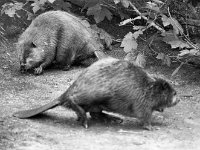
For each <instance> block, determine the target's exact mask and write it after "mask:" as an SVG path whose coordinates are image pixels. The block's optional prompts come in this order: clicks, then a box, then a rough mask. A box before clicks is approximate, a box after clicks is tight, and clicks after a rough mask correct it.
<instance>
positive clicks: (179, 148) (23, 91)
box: [0, 42, 200, 150]
mask: <svg viewBox="0 0 200 150" xmlns="http://www.w3.org/2000/svg"><path fill="white" fill-rule="evenodd" d="M11 43H12V42H11ZM8 50H9V53H7V52H8ZM0 62H1V64H2V65H1V67H0V102H1V105H0V149H1V150H49V149H51V150H66V149H67V150H75V149H81V150H90V149H91V150H94V149H96V150H107V149H108V150H118V149H119V150H120V149H127V150H129V149H134V150H149V149H151V150H160V149H169V150H183V149H184V150H187V149H188V150H198V149H199V150H200V145H199V143H200V92H199V91H200V86H199V84H200V77H199V76H200V70H199V69H197V68H193V67H191V66H183V67H182V68H181V70H180V71H179V72H178V73H177V74H176V75H175V76H174V77H173V78H170V75H171V74H172V72H173V70H174V69H175V68H176V67H178V64H174V65H172V66H171V67H167V66H165V65H162V64H161V63H160V62H159V61H158V62H153V63H150V62H148V67H147V68H146V70H147V71H148V72H150V73H154V74H157V75H160V76H162V77H164V78H166V79H167V80H169V82H171V83H172V85H173V86H174V87H175V89H176V90H177V93H178V97H179V98H180V99H181V102H180V103H179V104H178V105H176V106H175V107H172V108H169V109H166V110H165V111H164V112H163V113H160V112H156V113H154V114H153V121H152V124H153V126H155V127H156V128H157V130H154V131H147V130H143V129H142V128H141V127H140V126H139V122H138V120H136V119H134V118H124V122H123V123H103V122H95V121H91V120H90V121H89V128H88V129H84V128H83V127H82V126H80V124H79V123H78V122H77V121H76V115H75V113H74V112H72V111H71V110H67V109H64V108H61V107H57V108H55V109H52V110H49V111H48V112H45V113H44V114H43V115H40V116H38V117H37V118H34V119H18V118H15V117H12V114H13V113H14V112H16V111H19V110H24V109H28V108H33V107H37V106H40V105H42V104H45V103H48V102H50V101H52V100H53V99H55V98H56V97H58V96H59V95H60V94H61V93H63V92H64V91H65V90H66V89H67V88H68V87H69V86H70V84H71V83H72V82H73V81H74V79H76V77H77V76H78V74H80V73H81V70H82V69H84V68H80V67H78V68H77V67H75V68H72V69H71V70H70V71H61V70H56V69H54V70H47V71H45V73H44V74H43V75H40V76H34V75H31V74H26V75H23V74H21V73H20V72H19V64H18V60H17V57H16V52H15V49H14V45H12V44H11V47H9V48H8V49H6V50H5V51H3V48H2V49H1V59H0Z"/></svg>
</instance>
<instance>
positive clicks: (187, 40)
mask: <svg viewBox="0 0 200 150" xmlns="http://www.w3.org/2000/svg"><path fill="white" fill-rule="evenodd" d="M168 13H169V17H170V18H171V20H172V21H173V22H174V25H175V26H176V27H177V28H178V29H179V32H180V33H181V35H183V36H184V37H185V38H186V42H187V43H188V44H189V45H190V46H192V47H193V48H195V49H198V50H200V48H199V47H198V46H196V45H194V44H193V43H192V42H191V41H190V39H189V38H188V37H187V36H186V35H185V34H184V33H183V32H182V30H181V29H180V27H179V26H177V25H176V23H175V21H174V19H173V18H172V16H171V13H170V11H169V7H168Z"/></svg>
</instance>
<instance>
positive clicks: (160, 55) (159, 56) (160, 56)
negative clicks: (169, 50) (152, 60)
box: [156, 53, 165, 60]
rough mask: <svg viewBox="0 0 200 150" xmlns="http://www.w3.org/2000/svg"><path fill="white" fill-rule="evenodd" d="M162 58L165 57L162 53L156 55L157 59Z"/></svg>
mask: <svg viewBox="0 0 200 150" xmlns="http://www.w3.org/2000/svg"><path fill="white" fill-rule="evenodd" d="M164 57H165V54H164V53H158V55H157V56H156V58H157V59H161V60H163V59H164Z"/></svg>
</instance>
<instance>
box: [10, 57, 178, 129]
mask: <svg viewBox="0 0 200 150" xmlns="http://www.w3.org/2000/svg"><path fill="white" fill-rule="evenodd" d="M178 102H179V100H177V99H176V90H175V89H174V88H173V87H172V86H171V85H170V84H169V83H168V82H167V81H165V80H164V79H161V78H156V77H151V76H150V75H148V74H147V73H146V72H145V71H144V70H143V69H142V68H140V67H138V66H136V65H134V64H133V63H131V62H129V61H126V60H119V59H115V58H111V57H109V58H104V59H101V60H99V61H97V62H95V63H93V64H92V65H91V66H89V67H88V68H86V69H85V70H84V71H83V72H82V73H81V74H80V75H79V77H78V78H77V79H76V80H75V81H74V83H73V84H72V85H71V86H70V87H69V88H68V89H67V91H66V92H64V93H63V94H62V95H61V96H60V97H58V98H57V99H55V100H54V101H52V102H50V103H48V104H46V105H44V106H41V107H39V108H36V109H32V110H25V111H20V112H17V113H15V114H14V116H16V117H18V118H29V117H32V116H35V115H37V114H40V113H42V112H44V111H47V110H49V109H51V108H54V107H56V106H59V105H61V106H64V107H67V108H71V109H72V110H74V111H75V112H76V114H77V115H78V118H79V119H78V120H80V121H81V123H82V125H83V126H84V127H86V128H87V127H88V120H87V116H86V112H89V113H90V115H91V117H97V118H98V116H104V117H108V116H107V115H105V114H103V112H102V111H103V110H104V111H108V112H113V113H118V114H122V115H124V116H129V117H136V118H139V119H140V120H141V121H142V123H143V125H144V127H145V128H146V129H151V116H152V113H153V111H156V110H163V109H164V108H166V107H171V106H174V105H176V104H177V103H178Z"/></svg>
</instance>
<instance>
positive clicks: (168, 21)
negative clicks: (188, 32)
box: [162, 15, 171, 27]
mask: <svg viewBox="0 0 200 150" xmlns="http://www.w3.org/2000/svg"><path fill="white" fill-rule="evenodd" d="M162 21H163V26H164V27H166V26H168V25H170V24H171V22H170V20H169V18H168V17H167V16H165V15H162Z"/></svg>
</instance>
